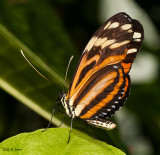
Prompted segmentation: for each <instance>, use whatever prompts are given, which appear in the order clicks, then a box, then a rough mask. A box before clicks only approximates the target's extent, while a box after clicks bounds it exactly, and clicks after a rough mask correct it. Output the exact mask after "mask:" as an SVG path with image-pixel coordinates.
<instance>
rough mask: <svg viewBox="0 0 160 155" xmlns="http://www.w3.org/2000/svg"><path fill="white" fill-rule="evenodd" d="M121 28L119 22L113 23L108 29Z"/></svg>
mask: <svg viewBox="0 0 160 155" xmlns="http://www.w3.org/2000/svg"><path fill="white" fill-rule="evenodd" d="M118 26H119V23H118V22H115V23H112V24H111V25H110V26H109V27H108V29H113V28H116V27H118Z"/></svg>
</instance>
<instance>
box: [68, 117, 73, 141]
mask: <svg viewBox="0 0 160 155" xmlns="http://www.w3.org/2000/svg"><path fill="white" fill-rule="evenodd" d="M72 124H73V117H71V128H70V131H69V138H68V142H67V143H69V141H70V137H71V131H72Z"/></svg>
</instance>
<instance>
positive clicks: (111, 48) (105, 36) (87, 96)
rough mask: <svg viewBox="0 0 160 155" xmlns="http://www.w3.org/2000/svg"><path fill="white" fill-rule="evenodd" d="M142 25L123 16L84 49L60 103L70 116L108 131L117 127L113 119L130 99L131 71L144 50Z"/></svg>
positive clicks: (104, 27)
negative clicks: (139, 52)
mask: <svg viewBox="0 0 160 155" xmlns="http://www.w3.org/2000/svg"><path fill="white" fill-rule="evenodd" d="M143 38H144V30H143V26H142V25H141V23H140V22H139V21H137V20H135V19H132V18H131V17H130V16H129V15H128V14H126V13H124V12H121V13H118V14H116V15H114V16H112V17H111V18H110V19H108V20H107V21H106V22H105V23H104V24H103V25H102V26H101V27H100V28H99V29H98V30H97V31H96V32H95V33H94V34H93V36H92V38H91V40H90V41H89V43H88V44H87V46H86V48H85V49H84V51H83V53H82V55H81V58H80V60H79V62H78V65H77V68H76V70H75V73H74V75H73V78H72V81H71V83H70V86H69V90H68V93H63V94H60V97H59V99H58V101H60V102H61V103H62V105H63V106H64V108H65V110H66V113H67V114H68V115H69V116H70V117H71V119H74V118H75V117H79V118H81V119H83V120H85V121H86V122H87V123H89V124H91V125H94V126H96V127H101V128H104V129H113V128H115V127H116V124H115V123H113V122H112V121H110V120H109V119H110V117H111V116H112V115H113V114H114V113H115V112H116V111H117V110H118V109H119V108H120V107H121V106H122V105H123V104H124V103H125V101H126V99H127V97H128V96H129V92H130V86H131V80H130V76H129V71H130V69H131V66H132V63H133V61H134V59H135V57H136V55H137V53H138V51H139V50H140V48H141V44H142V41H143Z"/></svg>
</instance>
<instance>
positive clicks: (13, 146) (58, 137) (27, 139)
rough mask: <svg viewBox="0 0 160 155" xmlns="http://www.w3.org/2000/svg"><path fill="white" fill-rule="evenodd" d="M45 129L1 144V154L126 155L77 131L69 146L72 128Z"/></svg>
mask: <svg viewBox="0 0 160 155" xmlns="http://www.w3.org/2000/svg"><path fill="white" fill-rule="evenodd" d="M42 130H43V129H39V130H37V131H34V132H31V133H21V134H18V135H16V136H14V137H11V138H9V139H7V140H5V141H3V142H2V143H1V144H0V154H5V153H6V154H7V153H11V152H12V153H20V154H46V155H47V154H48V155H51V154H74V155H75V154H83V155H85V154H90V155H91V154H101V155H103V154H108V155H124V154H125V153H124V152H122V151H121V150H119V149H117V148H115V147H113V146H111V145H109V144H106V143H104V142H102V141H98V140H95V139H93V138H91V137H89V136H87V135H86V134H84V133H82V132H79V131H77V130H72V132H71V139H70V142H69V144H68V143H67V141H68V135H69V130H70V128H53V129H48V130H47V131H45V132H41V131H42Z"/></svg>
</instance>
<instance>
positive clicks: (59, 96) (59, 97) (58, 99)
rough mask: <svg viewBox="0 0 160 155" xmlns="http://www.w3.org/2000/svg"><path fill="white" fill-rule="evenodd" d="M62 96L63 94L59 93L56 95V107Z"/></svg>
mask: <svg viewBox="0 0 160 155" xmlns="http://www.w3.org/2000/svg"><path fill="white" fill-rule="evenodd" d="M63 95H64V93H63V92H61V93H59V94H58V98H57V100H56V104H58V105H59V104H61V99H62V97H63Z"/></svg>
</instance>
